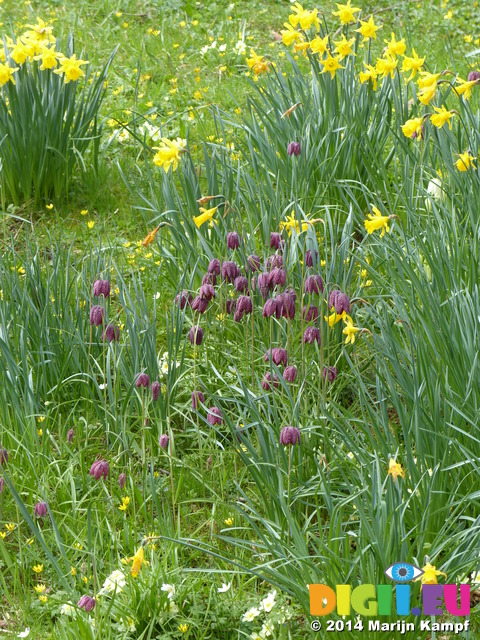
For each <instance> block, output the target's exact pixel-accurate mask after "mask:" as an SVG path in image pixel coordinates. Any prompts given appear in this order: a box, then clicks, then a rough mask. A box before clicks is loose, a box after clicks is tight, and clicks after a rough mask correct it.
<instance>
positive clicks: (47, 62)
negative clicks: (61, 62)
mask: <svg viewBox="0 0 480 640" xmlns="http://www.w3.org/2000/svg"><path fill="white" fill-rule="evenodd" d="M59 58H62V56H61V54H59V53H58V51H55V49H54V48H53V47H42V48H41V53H40V54H39V55H38V56H34V57H33V59H34V60H41V61H42V64H41V65H40V70H41V71H45V70H46V69H54V68H55V67H56V66H57V63H58V59H59Z"/></svg>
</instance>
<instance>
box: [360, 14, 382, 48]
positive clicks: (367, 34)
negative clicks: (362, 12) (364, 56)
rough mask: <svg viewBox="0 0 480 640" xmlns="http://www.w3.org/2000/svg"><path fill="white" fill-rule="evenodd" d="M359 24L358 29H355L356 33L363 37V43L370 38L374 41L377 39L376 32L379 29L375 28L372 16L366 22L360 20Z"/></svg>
mask: <svg viewBox="0 0 480 640" xmlns="http://www.w3.org/2000/svg"><path fill="white" fill-rule="evenodd" d="M360 24H361V27H360V29H356V31H357V32H358V33H359V34H360V35H362V36H363V41H364V42H366V41H367V40H370V39H371V38H373V39H374V40H376V39H377V31H378V30H379V29H380V27H377V25H376V24H375V22H374V21H373V16H370V20H368V22H366V21H364V20H360Z"/></svg>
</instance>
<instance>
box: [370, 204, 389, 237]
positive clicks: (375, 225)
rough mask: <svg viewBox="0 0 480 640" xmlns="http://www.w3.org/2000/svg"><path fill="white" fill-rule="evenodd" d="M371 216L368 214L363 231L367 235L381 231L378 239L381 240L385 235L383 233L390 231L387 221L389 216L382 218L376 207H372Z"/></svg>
mask: <svg viewBox="0 0 480 640" xmlns="http://www.w3.org/2000/svg"><path fill="white" fill-rule="evenodd" d="M372 211H373V214H371V213H369V214H368V216H367V218H368V220H365V229H366V230H367V233H369V234H370V233H373V232H374V231H376V230H377V229H381V230H382V233H381V234H380V237H381V238H383V236H384V235H385V231H390V228H389V226H388V221H389V220H390V216H382V214H381V212H380V211H379V210H378V209H377V207H374V206H372Z"/></svg>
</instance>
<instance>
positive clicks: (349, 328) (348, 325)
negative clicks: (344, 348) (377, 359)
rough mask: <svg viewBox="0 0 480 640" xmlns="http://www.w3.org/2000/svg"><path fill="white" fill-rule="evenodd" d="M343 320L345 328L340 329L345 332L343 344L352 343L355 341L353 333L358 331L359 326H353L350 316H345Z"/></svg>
mask: <svg viewBox="0 0 480 640" xmlns="http://www.w3.org/2000/svg"><path fill="white" fill-rule="evenodd" d="M344 322H345V328H344V330H343V331H342V333H343V334H345V335H346V336H347V337H346V338H345V344H353V343H354V342H355V334H356V333H357V332H358V331H360V328H359V327H355V326H354V325H353V320H352V319H351V318H350V316H347V317H346V318H345V319H344Z"/></svg>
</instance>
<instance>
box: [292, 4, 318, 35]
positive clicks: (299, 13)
mask: <svg viewBox="0 0 480 640" xmlns="http://www.w3.org/2000/svg"><path fill="white" fill-rule="evenodd" d="M292 11H293V12H294V13H292V14H291V15H289V16H288V19H289V21H290V24H291V25H292V27H298V25H300V27H301V28H302V29H303V30H304V31H307V30H308V29H310V27H312V26H313V27H315V28H316V29H319V28H320V22H319V20H318V11H317V9H313V10H312V11H308V10H306V9H304V8H303V7H302V5H301V4H300V3H299V2H296V3H295V4H294V5H293V7H292Z"/></svg>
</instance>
